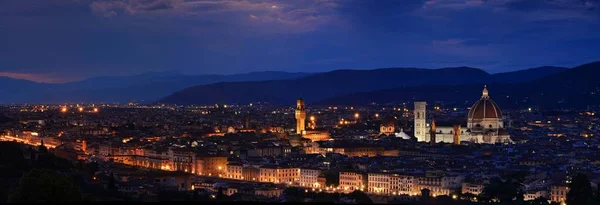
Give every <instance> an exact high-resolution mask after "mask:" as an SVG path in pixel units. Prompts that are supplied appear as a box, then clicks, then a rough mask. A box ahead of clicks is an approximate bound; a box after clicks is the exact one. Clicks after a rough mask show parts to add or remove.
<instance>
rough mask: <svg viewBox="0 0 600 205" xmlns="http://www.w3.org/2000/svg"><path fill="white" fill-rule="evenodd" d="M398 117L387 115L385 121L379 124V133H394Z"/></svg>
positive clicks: (388, 134)
mask: <svg viewBox="0 0 600 205" xmlns="http://www.w3.org/2000/svg"><path fill="white" fill-rule="evenodd" d="M395 125H396V119H395V118H394V117H392V116H388V117H385V118H384V119H383V121H381V125H380V126H379V133H380V134H381V135H387V136H390V135H393V134H394V131H395V129H396V128H395Z"/></svg>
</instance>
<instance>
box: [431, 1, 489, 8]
mask: <svg viewBox="0 0 600 205" xmlns="http://www.w3.org/2000/svg"><path fill="white" fill-rule="evenodd" d="M484 3H485V1H483V0H428V1H426V2H425V3H424V4H423V8H424V9H457V10H461V9H467V8H475V7H480V6H483V5H484Z"/></svg>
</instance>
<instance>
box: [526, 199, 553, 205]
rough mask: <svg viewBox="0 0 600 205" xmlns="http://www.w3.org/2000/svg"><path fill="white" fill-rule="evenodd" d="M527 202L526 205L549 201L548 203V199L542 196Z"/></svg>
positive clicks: (537, 204)
mask: <svg viewBox="0 0 600 205" xmlns="http://www.w3.org/2000/svg"><path fill="white" fill-rule="evenodd" d="M527 204H528V205H550V203H548V199H546V198H544V197H539V198H537V199H534V200H531V201H529V202H528V203H527Z"/></svg>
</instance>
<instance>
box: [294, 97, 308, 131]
mask: <svg viewBox="0 0 600 205" xmlns="http://www.w3.org/2000/svg"><path fill="white" fill-rule="evenodd" d="M305 121H306V110H305V108H304V100H302V98H300V99H298V100H297V101H296V133H297V134H302V131H305V130H306V128H305Z"/></svg>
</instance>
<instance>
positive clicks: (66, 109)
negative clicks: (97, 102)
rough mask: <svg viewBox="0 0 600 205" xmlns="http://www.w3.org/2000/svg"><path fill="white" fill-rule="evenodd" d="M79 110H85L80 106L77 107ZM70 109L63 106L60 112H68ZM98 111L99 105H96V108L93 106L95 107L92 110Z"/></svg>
mask: <svg viewBox="0 0 600 205" xmlns="http://www.w3.org/2000/svg"><path fill="white" fill-rule="evenodd" d="M77 110H78V111H79V112H83V107H79V108H77ZM68 111H69V109H68V108H67V107H62V108H61V109H60V112H62V113H66V112H68ZM98 111H99V110H98V108H97V107H95V108H93V109H92V112H96V113H97V112H98Z"/></svg>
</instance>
